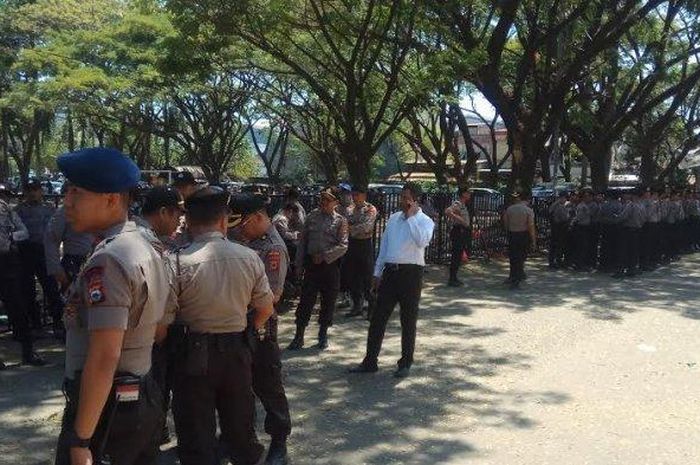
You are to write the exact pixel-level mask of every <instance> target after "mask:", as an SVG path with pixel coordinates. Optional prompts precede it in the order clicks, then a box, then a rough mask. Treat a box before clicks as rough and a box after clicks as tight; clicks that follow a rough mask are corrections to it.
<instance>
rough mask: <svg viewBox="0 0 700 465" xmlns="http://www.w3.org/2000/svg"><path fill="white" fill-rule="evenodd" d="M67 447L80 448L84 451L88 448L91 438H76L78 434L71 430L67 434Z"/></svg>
mask: <svg viewBox="0 0 700 465" xmlns="http://www.w3.org/2000/svg"><path fill="white" fill-rule="evenodd" d="M67 441H68V447H70V448H72V447H80V448H82V449H86V448H88V447H90V441H92V438H91V437H90V438H87V439H83V438H81V437H80V436H78V433H76V432H75V430H71V432H70V433H68V438H67Z"/></svg>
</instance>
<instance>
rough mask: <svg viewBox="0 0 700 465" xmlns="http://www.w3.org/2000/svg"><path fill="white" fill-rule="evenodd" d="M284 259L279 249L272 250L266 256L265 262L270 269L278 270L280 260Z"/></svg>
mask: <svg viewBox="0 0 700 465" xmlns="http://www.w3.org/2000/svg"><path fill="white" fill-rule="evenodd" d="M281 260H282V258H281V255H280V252H279V250H271V251H270V252H269V253H268V254H267V256H266V257H265V264H266V265H267V267H268V268H269V269H270V271H277V270H279V268H280V261H281Z"/></svg>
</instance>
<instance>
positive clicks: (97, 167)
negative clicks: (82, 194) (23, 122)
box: [56, 147, 141, 194]
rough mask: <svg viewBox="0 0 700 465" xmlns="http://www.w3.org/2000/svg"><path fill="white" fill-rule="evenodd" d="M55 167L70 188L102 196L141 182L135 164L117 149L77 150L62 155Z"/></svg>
mask: <svg viewBox="0 0 700 465" xmlns="http://www.w3.org/2000/svg"><path fill="white" fill-rule="evenodd" d="M56 164H57V165H58V169H60V170H61V172H63V174H65V175H66V179H68V181H70V182H71V184H73V185H75V186H78V187H81V188H83V189H87V190H89V191H92V192H99V193H103V194H107V193H116V192H127V191H130V190H131V189H133V188H134V187H136V186H137V185H138V183H139V180H140V179H141V171H140V170H139V167H138V166H136V163H134V162H133V160H131V159H130V158H129V157H127V156H126V155H124V154H123V153H121V152H120V151H119V150H116V149H110V148H104V147H94V148H89V149H83V150H78V151H77V152H71V153H66V154H63V155H61V156H60V157H58V159H57V160H56Z"/></svg>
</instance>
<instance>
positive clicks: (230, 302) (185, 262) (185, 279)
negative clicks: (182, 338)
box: [176, 232, 274, 334]
mask: <svg viewBox="0 0 700 465" xmlns="http://www.w3.org/2000/svg"><path fill="white" fill-rule="evenodd" d="M178 256H179V258H177V259H176V274H177V276H176V291H177V296H178V306H179V310H178V315H177V320H178V321H179V322H181V323H184V324H186V325H187V326H189V328H190V331H193V332H196V333H215V334H219V333H237V332H241V331H243V330H245V328H246V325H247V320H246V314H247V311H248V307H265V306H270V307H272V304H273V300H274V296H273V294H272V291H271V290H270V285H269V283H268V280H267V276H266V275H265V265H263V263H262V261H261V260H260V257H258V255H257V254H256V253H255V252H254V251H253V250H251V249H249V248H248V247H245V246H243V245H240V244H236V243H233V242H231V241H229V240H227V239H226V238H225V237H224V235H223V234H221V233H220V232H210V233H204V234H200V235H198V236H195V237H194V239H193V241H192V243H191V244H190V245H189V246H187V247H185V248H184V249H181V250H179V251H178Z"/></svg>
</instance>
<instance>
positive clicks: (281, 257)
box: [246, 225, 289, 300]
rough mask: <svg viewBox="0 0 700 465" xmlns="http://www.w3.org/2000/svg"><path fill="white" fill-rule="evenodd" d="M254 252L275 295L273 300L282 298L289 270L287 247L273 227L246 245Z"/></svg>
mask: <svg viewBox="0 0 700 465" xmlns="http://www.w3.org/2000/svg"><path fill="white" fill-rule="evenodd" d="M246 245H247V246H248V247H250V248H251V249H253V250H255V251H256V252H257V253H258V256H259V257H260V260H262V262H263V264H264V265H265V274H266V275H267V280H268V282H269V284H270V289H271V290H272V293H273V294H274V295H275V300H278V299H280V298H281V297H282V291H284V280H285V278H286V277H287V269H288V268H289V254H288V253H287V246H286V245H285V244H284V241H283V240H282V237H280V235H279V233H278V232H277V229H275V226H274V225H270V227H269V228H268V230H267V233H265V235H263V236H262V237H260V238H258V239H256V240H254V241H250V242H249V243H247V244H246Z"/></svg>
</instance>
